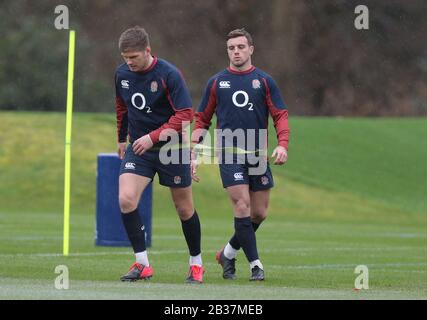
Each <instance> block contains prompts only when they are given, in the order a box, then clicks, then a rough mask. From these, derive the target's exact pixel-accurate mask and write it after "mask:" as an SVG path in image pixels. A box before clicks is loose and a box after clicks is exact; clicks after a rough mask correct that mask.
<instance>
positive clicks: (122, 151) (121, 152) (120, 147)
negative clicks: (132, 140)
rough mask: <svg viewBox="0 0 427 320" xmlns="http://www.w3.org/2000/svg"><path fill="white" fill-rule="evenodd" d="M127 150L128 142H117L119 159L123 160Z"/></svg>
mask: <svg viewBox="0 0 427 320" xmlns="http://www.w3.org/2000/svg"><path fill="white" fill-rule="evenodd" d="M125 152H126V142H119V143H118V144H117V154H118V155H119V159H120V160H123V158H124V157H125Z"/></svg>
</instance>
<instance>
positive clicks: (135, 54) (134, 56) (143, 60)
mask: <svg viewBox="0 0 427 320" xmlns="http://www.w3.org/2000/svg"><path fill="white" fill-rule="evenodd" d="M150 55H151V50H150V48H149V47H147V48H146V49H145V50H144V51H127V52H122V57H123V59H124V60H125V62H126V64H127V65H128V67H129V70H130V71H133V72H137V71H142V70H144V69H146V68H148V67H149V66H148V63H149V59H150Z"/></svg>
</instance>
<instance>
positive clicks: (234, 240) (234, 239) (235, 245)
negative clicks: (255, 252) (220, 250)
mask: <svg viewBox="0 0 427 320" xmlns="http://www.w3.org/2000/svg"><path fill="white" fill-rule="evenodd" d="M260 225H261V223H259V224H258V223H255V222H252V227H253V228H254V232H256V231H257V230H258V228H259V226H260ZM228 243H229V244H230V245H231V246H232V247H233V249H236V250H239V249H240V248H241V245H240V242H239V240H238V239H237V237H236V233H234V234H233V236H232V237H231V239H230V241H228Z"/></svg>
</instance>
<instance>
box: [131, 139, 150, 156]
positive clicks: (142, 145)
mask: <svg viewBox="0 0 427 320" xmlns="http://www.w3.org/2000/svg"><path fill="white" fill-rule="evenodd" d="M152 146H153V141H151V138H150V136H149V135H148V134H146V135H145V136H142V137H141V138H139V139H137V140H135V141H134V143H133V144H132V149H133V152H135V154H137V155H139V156H140V155H142V154H143V153H144V152H145V151H147V150H149V149H150V148H151V147H152Z"/></svg>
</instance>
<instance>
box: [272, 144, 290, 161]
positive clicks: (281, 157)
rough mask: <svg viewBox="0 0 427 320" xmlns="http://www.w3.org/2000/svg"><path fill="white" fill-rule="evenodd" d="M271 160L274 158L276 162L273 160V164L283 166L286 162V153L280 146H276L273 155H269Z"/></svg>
mask: <svg viewBox="0 0 427 320" xmlns="http://www.w3.org/2000/svg"><path fill="white" fill-rule="evenodd" d="M271 157H272V158H274V157H276V160H274V164H278V165H281V164H284V163H285V162H286V161H287V160H288V152H287V151H286V149H285V148H284V147H282V146H277V147H276V148H275V149H274V151H273V154H272V155H271Z"/></svg>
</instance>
